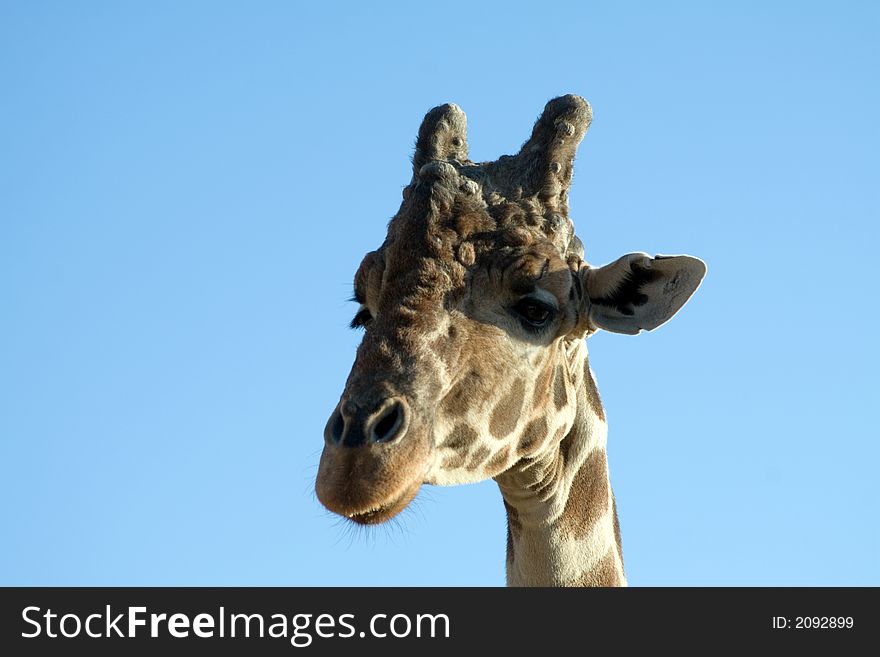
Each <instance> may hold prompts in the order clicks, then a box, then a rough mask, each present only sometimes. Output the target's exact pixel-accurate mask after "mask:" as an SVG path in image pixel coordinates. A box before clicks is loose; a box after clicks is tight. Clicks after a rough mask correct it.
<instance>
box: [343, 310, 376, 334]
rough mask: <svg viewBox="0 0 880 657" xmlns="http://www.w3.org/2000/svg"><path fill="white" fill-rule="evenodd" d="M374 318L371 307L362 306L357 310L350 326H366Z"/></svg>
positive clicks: (356, 327) (354, 327) (357, 327)
mask: <svg viewBox="0 0 880 657" xmlns="http://www.w3.org/2000/svg"><path fill="white" fill-rule="evenodd" d="M372 319H373V315H372V313H370V310H369V308H366V307H364V306H362V307H361V309H360V310H358V311H357V314H356V315H355V316H354V319H353V320H351V323H350V324H349V326H350V327H351V328H353V329H359V328H364V327H365V326H366V325H367V324H369V323H370V321H371V320H372Z"/></svg>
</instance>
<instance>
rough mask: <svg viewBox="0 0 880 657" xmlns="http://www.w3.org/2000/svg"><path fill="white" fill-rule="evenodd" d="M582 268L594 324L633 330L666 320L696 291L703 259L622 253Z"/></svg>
mask: <svg viewBox="0 0 880 657" xmlns="http://www.w3.org/2000/svg"><path fill="white" fill-rule="evenodd" d="M582 271H583V277H584V278H585V281H584V288H585V289H586V294H585V295H584V296H585V299H584V303H585V305H587V308H586V310H587V312H586V314H587V316H588V317H589V322H590V324H591V325H592V326H593V327H594V328H597V329H598V328H601V329H605V330H606V331H612V332H614V333H627V334H629V335H635V334H637V333H638V332H639V331H641V330H645V331H652V330H653V329H655V328H657V327H658V326H660V325H661V324H664V323H666V322H667V321H669V320H670V319H671V318H672V316H673V315H675V313H677V312H678V311H679V309H681V307H682V306H683V305H684V304H685V303H686V302H687V300H688V299H689V298H690V297H691V295H692V294H693V293H694V292H696V290H697V288H698V287H699V286H700V282H701V281H702V280H703V276H705V274H706V263H705V262H703V261H702V260H700V259H699V258H694V257H692V256H686V255H681V256H661V255H658V256H656V257H654V258H652V257H650V256H649V255H647V254H645V253H631V254H629V255H625V256H623V257H622V258H620V259H619V260H616V261H614V262H612V263H611V264H610V265H605V266H604V267H597V268H585V269H584V270H582Z"/></svg>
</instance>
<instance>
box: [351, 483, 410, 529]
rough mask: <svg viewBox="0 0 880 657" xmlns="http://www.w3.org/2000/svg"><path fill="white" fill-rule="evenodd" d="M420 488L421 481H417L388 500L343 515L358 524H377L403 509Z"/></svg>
mask: <svg viewBox="0 0 880 657" xmlns="http://www.w3.org/2000/svg"><path fill="white" fill-rule="evenodd" d="M420 488H421V482H417V483H416V484H415V485H414V486H410V487H409V488H408V489H407V490H405V491H404V492H403V494H401V495H399V496H398V497H394V498H392V499H391V500H389V501H388V502H384V503H383V504H380V505H378V506H373V507H371V508H369V509H367V510H366V511H358V512H356V513H347V514H345V517H346V518H348V519H349V520H351V521H352V522H356V523H358V524H359V525H378V524H380V523H383V522H385V521H386V520H390V519H391V518H393V517H394V516H396V515H397V514H398V513H400V512H401V511H403V509H404V508H405V507H406V505H407V504H409V503H410V502H412V500H413V498H414V497H415V496H416V493H418V492H419V489H420Z"/></svg>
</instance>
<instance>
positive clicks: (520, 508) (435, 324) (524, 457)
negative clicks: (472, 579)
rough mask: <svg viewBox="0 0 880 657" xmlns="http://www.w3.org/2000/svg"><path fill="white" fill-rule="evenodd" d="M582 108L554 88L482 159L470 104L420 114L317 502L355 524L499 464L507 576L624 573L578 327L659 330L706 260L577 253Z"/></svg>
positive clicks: (608, 580)
mask: <svg viewBox="0 0 880 657" xmlns="http://www.w3.org/2000/svg"><path fill="white" fill-rule="evenodd" d="M591 119H592V109H591V107H590V105H589V103H587V101H585V100H584V99H583V98H580V97H579V96H574V95H568V96H562V97H559V98H555V99H553V100H551V101H550V102H549V103H547V105H546V107H545V108H544V111H543V113H542V114H541V116H540V117H539V118H538V120H537V122H536V123H535V125H534V128H533V131H532V134H531V137H530V138H529V139H528V140H527V141H526V142H525V144H524V145H523V146H522V148H521V149H520V151H519V153H518V154H516V155H513V156H507V155H505V156H502V157H500V158H499V159H498V160H497V161H494V162H484V163H475V162H472V161H471V160H470V159H468V145H467V134H466V132H467V119H466V117H465V114H464V112H462V110H461V109H460V108H459V107H458V106H456V105H454V104H446V105H442V106H439V107H435V108H434V109H432V110H431V111H430V112H428V114H427V115H426V116H425V118H424V120H423V122H422V124H421V127H420V128H419V131H418V137H417V140H416V148H415V153H414V155H413V158H412V163H413V176H412V179H411V181H410V183H409V185H408V186H407V187H406V188H405V189H404V190H403V200H402V202H401V205H400V209H399V210H398V212H397V214H396V215H395V216H394V217H393V218H392V219H391V221H390V223H389V224H388V232H387V236H386V238H385V241H384V242H383V243H382V245H381V246H380V247H379V248H378V249H377V250H375V251H372V252H370V253H367V254H366V256H365V257H364V259H363V261H362V262H361V264H360V266H359V268H358V270H357V273H356V274H355V278H354V300H355V301H357V302H358V303H359V304H360V307H359V309H358V311H357V313H356V315H355V317H354V319H353V320H352V323H351V325H352V327H353V328H354V327H360V328H363V330H364V336H363V340H362V341H361V343H360V346H359V347H358V350H357V354H356V357H355V362H354V365H353V367H352V369H351V373H350V374H349V377H348V380H347V382H346V384H345V389H344V391H343V393H342V396H341V398H340V400H339V403H338V405H337V406H336V408H335V409H334V410H333V413H332V414H331V416H330V419H329V421H328V422H327V426H326V429H325V432H324V448H323V452H322V454H321V460H320V464H319V466H318V474H317V478H316V485H315V488H316V493H317V496H318V499H319V501H320V502H321V503H322V504H323V505H324V506H325V507H326V508H327V509H329V510H330V511H333V512H335V513H337V514H340V515H342V516H344V517H346V518H349V519H350V520H352V521H353V522H355V523H359V524H363V525H369V524H377V523H381V522H384V521H386V520H388V519H390V518H392V517H393V516H395V515H396V514H398V513H399V512H400V511H401V510H403V509H404V508H405V507H406V506H407V505H408V504H409V503H410V501H412V499H413V498H414V497H415V496H416V494H417V493H418V491H419V489H420V488H421V486H422V485H423V484H434V485H455V484H465V483H472V482H477V481H481V480H486V479H489V478H492V479H494V480H495V481H496V482H497V484H498V487H499V489H500V492H501V496H502V498H503V504H504V508H505V510H506V513H507V525H508V530H507V556H506V574H507V584H508V585H509V586H625V585H626V576H625V573H624V568H623V554H622V549H621V541H620V528H619V524H618V519H617V509H616V504H615V501H614V495H613V492H612V489H611V484H610V481H609V473H608V460H607V456H606V444H607V425H606V421H605V413H604V410H603V407H602V402H601V400H600V398H599V393H598V390H597V387H596V383H595V380H594V378H593V374H592V371H591V369H590V365H589V360H588V354H587V341H586V340H585V338H588V337H589V336H590V335H592V334H594V333H595V332H596V331H599V330H605V331H610V332H615V333H622V334H637V333H639V331H641V330H652V329H655V328H657V327H658V326H660V325H661V324H663V323H664V322H666V321H667V320H668V319H670V318H671V317H672V316H673V315H674V314H675V313H676V312H678V310H679V309H680V308H681V307H682V306H683V305H684V303H685V302H686V301H687V300H688V298H690V296H691V295H692V294H693V293H694V291H696V289H697V287H698V286H699V284H700V282H701V281H702V278H703V276H704V275H705V272H706V266H705V264H704V263H703V262H702V261H701V260H699V259H697V258H694V257H691V256H655V257H650V256H648V255H647V254H644V253H631V254H628V255H625V256H623V257H622V258H620V259H618V260H616V261H615V262H613V263H611V264H608V265H605V266H601V267H596V266H592V265H590V264H589V263H587V262H586V261H585V260H584V250H583V244H582V242H581V240H580V239H579V238H578V237H577V236H576V235H575V233H574V227H573V224H572V222H571V220H570V219H569V216H568V191H569V187H570V185H571V180H572V170H573V163H574V157H575V151H576V148H577V146H578V144H579V143H580V141H581V140H582V138H583V137H584V135H585V134H586V131H587V128H588V127H589V124H590V122H591Z"/></svg>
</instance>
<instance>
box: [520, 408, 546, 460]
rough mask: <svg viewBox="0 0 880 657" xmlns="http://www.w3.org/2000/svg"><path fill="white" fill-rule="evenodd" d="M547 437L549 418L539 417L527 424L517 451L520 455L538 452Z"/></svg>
mask: <svg viewBox="0 0 880 657" xmlns="http://www.w3.org/2000/svg"><path fill="white" fill-rule="evenodd" d="M546 438H547V420H546V419H545V418H543V417H539V418H537V419H535V420H532V421H531V422H529V423H528V424H527V425H526V428H525V430H524V431H523V434H522V436H521V437H520V439H519V447H518V448H517V453H518V454H519V456H528V455H530V454H533V453H535V452H537V451H538V450H539V449H540V448H541V447H542V446H543V444H544V441H545V440H546Z"/></svg>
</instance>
